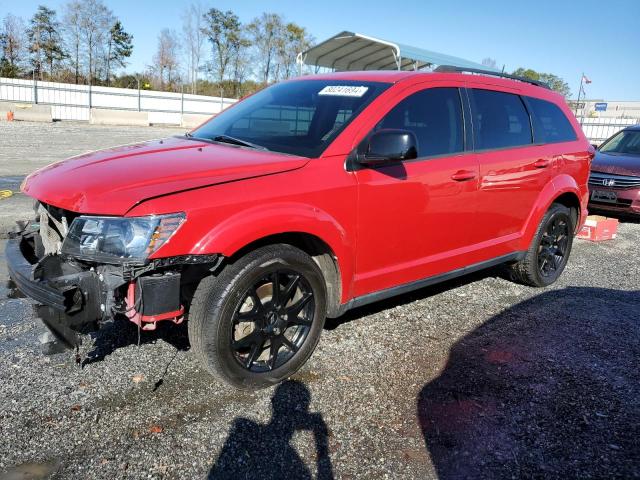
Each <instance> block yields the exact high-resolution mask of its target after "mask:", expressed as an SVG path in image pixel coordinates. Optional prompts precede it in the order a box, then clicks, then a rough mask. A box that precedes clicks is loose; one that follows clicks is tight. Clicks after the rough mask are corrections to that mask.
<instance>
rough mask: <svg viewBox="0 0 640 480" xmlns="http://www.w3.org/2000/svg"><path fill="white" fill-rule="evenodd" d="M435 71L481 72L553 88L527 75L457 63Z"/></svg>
mask: <svg viewBox="0 0 640 480" xmlns="http://www.w3.org/2000/svg"><path fill="white" fill-rule="evenodd" d="M434 72H438V73H450V72H458V73H465V72H466V73H479V74H481V75H492V76H494V77H502V78H509V79H511V80H518V81H520V82H526V83H530V84H532V85H536V86H537V87H542V88H546V89H548V90H551V87H550V86H549V84H548V83H545V82H541V81H539V80H532V79H530V78H527V77H520V76H518V75H510V74H508V73H502V72H496V71H494V70H481V69H479V68H466V67H456V66H455V65H440V66H439V67H438V68H436V69H435V70H434Z"/></svg>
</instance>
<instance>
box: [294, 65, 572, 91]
mask: <svg viewBox="0 0 640 480" xmlns="http://www.w3.org/2000/svg"><path fill="white" fill-rule="evenodd" d="M292 80H356V81H358V80H360V81H365V82H385V83H399V82H412V83H417V82H420V81H428V80H434V81H436V80H437V81H463V82H466V81H470V82H474V83H484V84H486V85H493V86H497V87H504V88H510V89H514V88H515V89H518V90H521V91H522V92H523V93H525V92H531V93H535V95H536V96H540V97H549V96H553V97H556V96H560V94H558V93H556V92H553V91H552V90H549V89H547V88H543V87H539V86H536V85H533V84H530V83H528V82H526V81H520V80H514V79H509V78H502V77H499V76H493V75H486V74H476V73H473V74H470V73H459V72H446V73H445V72H442V73H440V72H424V71H406V70H365V71H348V72H331V73H323V74H316V75H305V76H302V77H296V78H294V79H292Z"/></svg>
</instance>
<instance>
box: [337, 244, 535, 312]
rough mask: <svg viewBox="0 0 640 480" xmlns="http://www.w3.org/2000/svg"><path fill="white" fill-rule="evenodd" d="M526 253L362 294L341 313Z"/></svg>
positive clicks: (492, 265)
mask: <svg viewBox="0 0 640 480" xmlns="http://www.w3.org/2000/svg"><path fill="white" fill-rule="evenodd" d="M525 253H526V252H513V253H509V254H507V255H501V256H499V257H496V258H492V259H491V260H485V261H484V262H480V263H474V264H473V265H469V266H468V267H463V268H458V269H456V270H451V271H450V272H446V273H441V274H439V275H434V276H432V277H427V278H423V279H421V280H417V281H415V282H411V283H405V284H404V285H398V286H397V287H391V288H387V289H385V290H380V291H378V292H373V293H368V294H366V295H362V296H361V297H356V298H353V299H351V300H349V301H348V302H347V303H345V304H342V305H341V306H340V312H339V315H342V314H344V313H346V312H347V311H348V310H351V309H352V308H356V307H361V306H363V305H367V304H369V303H373V302H378V301H380V300H385V299H387V298H391V297H395V296H396V295H402V294H403V293H408V292H412V291H414V290H419V289H421V288H424V287H428V286H430V285H435V284H437V283H441V282H446V281H447V280H451V279H454V278H457V277H461V276H463V275H466V274H468V273H473V272H477V271H479V270H484V269H486V268H491V267H495V266H496V265H500V264H501V263H505V262H513V261H517V260H521V259H522V258H523V257H524V255H525Z"/></svg>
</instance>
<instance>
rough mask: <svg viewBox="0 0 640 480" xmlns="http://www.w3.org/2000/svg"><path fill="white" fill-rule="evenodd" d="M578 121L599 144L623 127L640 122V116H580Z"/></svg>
mask: <svg viewBox="0 0 640 480" xmlns="http://www.w3.org/2000/svg"><path fill="white" fill-rule="evenodd" d="M578 122H580V125H582V131H583V132H584V134H585V135H586V136H587V138H588V139H589V141H590V142H591V143H593V144H595V145H599V144H601V143H602V142H604V141H605V140H606V139H607V138H609V137H610V136H611V135H613V134H615V133H617V132H619V131H620V130H622V129H623V128H625V127H628V126H629V125H636V124H638V123H640V118H606V117H604V118H597V117H578Z"/></svg>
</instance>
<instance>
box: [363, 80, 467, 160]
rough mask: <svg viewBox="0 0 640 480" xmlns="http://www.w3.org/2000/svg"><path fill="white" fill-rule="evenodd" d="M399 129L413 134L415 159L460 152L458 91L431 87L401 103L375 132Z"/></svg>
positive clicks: (461, 129) (460, 115)
mask: <svg viewBox="0 0 640 480" xmlns="http://www.w3.org/2000/svg"><path fill="white" fill-rule="evenodd" d="M383 128H400V129H403V130H409V131H412V132H413V133H415V135H416V139H417V140H418V156H419V157H427V156H432V155H445V154H450V153H456V152H462V151H463V150H464V141H463V133H464V129H463V121H462V107H461V104H460V93H459V92H458V89H457V88H430V89H428V90H422V91H421V92H418V93H414V94H413V95H411V96H409V97H407V98H405V99H404V100H402V101H401V102H400V103H399V104H398V105H396V106H395V107H394V108H393V110H391V111H390V112H389V113H387V115H386V116H385V117H384V118H383V119H382V120H381V121H380V122H379V123H378V125H376V127H375V129H374V131H375V130H380V129H383Z"/></svg>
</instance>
